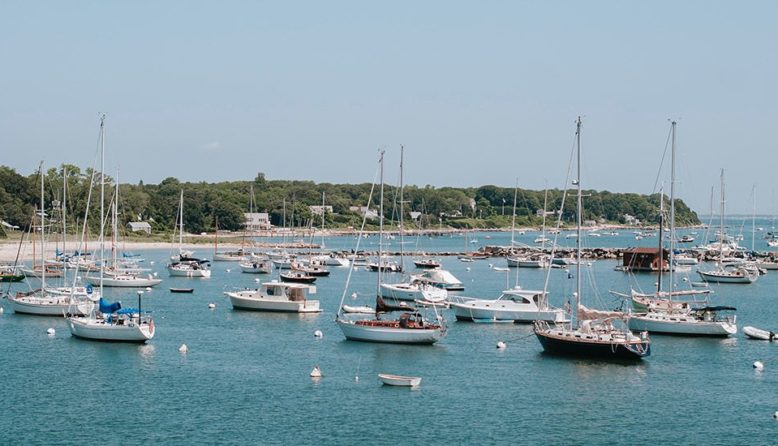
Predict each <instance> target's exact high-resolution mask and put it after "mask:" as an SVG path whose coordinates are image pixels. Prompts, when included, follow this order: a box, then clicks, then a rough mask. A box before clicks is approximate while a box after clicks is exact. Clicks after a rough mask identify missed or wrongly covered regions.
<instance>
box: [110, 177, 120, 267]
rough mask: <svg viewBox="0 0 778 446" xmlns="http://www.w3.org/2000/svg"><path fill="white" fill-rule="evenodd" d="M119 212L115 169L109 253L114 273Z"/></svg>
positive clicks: (117, 180) (117, 183)
mask: <svg viewBox="0 0 778 446" xmlns="http://www.w3.org/2000/svg"><path fill="white" fill-rule="evenodd" d="M118 211H119V169H116V189H115V192H114V194H113V212H112V216H113V218H112V220H113V222H112V227H111V251H112V254H113V269H114V271H115V270H117V269H118V267H117V265H116V254H117V252H116V251H117V248H116V244H117V242H118V241H119V239H118V234H117V232H118V227H119V224H118V223H117V218H118V217H117V215H118V213H119V212H118Z"/></svg>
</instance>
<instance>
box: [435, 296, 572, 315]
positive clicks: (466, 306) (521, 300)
mask: <svg viewBox="0 0 778 446" xmlns="http://www.w3.org/2000/svg"><path fill="white" fill-rule="evenodd" d="M449 305H450V306H451V308H452V309H453V310H454V315H455V316H456V318H457V320H459V321H470V322H486V323H489V322H493V323H499V322H524V323H528V322H533V321H537V320H541V321H547V322H567V321H568V319H567V317H566V315H565V312H564V310H562V309H561V308H553V307H550V306H548V303H547V296H546V295H545V293H543V291H535V290H524V289H521V288H513V289H510V290H505V291H503V292H502V294H500V296H499V297H498V298H497V299H477V298H474V297H459V296H457V297H456V298H455V299H453V300H452V301H451V302H450V303H449Z"/></svg>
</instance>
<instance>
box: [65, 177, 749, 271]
mask: <svg viewBox="0 0 778 446" xmlns="http://www.w3.org/2000/svg"><path fill="white" fill-rule="evenodd" d="M67 197H68V168H67V167H63V168H62V256H63V258H64V257H65V255H66V253H67V252H68V250H67V249H66V248H67V246H66V245H67V242H68V214H67V206H66V202H67V199H68V198H67ZM752 238H753V237H752Z"/></svg>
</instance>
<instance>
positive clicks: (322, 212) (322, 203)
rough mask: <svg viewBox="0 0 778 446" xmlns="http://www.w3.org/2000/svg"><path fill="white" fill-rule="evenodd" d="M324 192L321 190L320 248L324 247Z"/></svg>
mask: <svg viewBox="0 0 778 446" xmlns="http://www.w3.org/2000/svg"><path fill="white" fill-rule="evenodd" d="M324 194H326V192H324V191H322V192H321V247H320V249H322V250H323V249H324ZM311 240H313V237H311Z"/></svg>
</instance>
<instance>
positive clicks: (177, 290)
mask: <svg viewBox="0 0 778 446" xmlns="http://www.w3.org/2000/svg"><path fill="white" fill-rule="evenodd" d="M170 292H171V293H194V288H171V289H170Z"/></svg>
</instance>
